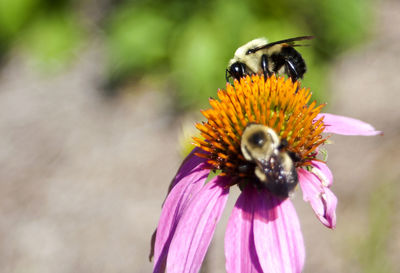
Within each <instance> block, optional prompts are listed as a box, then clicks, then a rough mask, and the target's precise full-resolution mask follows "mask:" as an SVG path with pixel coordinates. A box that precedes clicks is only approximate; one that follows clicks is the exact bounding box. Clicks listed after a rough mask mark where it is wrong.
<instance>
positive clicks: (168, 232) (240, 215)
mask: <svg viewBox="0 0 400 273" xmlns="http://www.w3.org/2000/svg"><path fill="white" fill-rule="evenodd" d="M218 98H219V99H210V105H211V107H212V108H210V109H208V110H205V111H202V114H203V115H204V116H205V117H206V118H207V120H208V121H207V122H203V123H201V124H197V126H196V127H197V128H198V129H199V130H200V132H201V135H202V137H203V138H204V139H200V138H194V140H195V142H196V143H195V145H196V146H197V147H196V148H195V149H194V150H193V151H192V152H191V153H190V154H189V155H188V156H187V158H186V159H185V160H184V162H183V164H182V166H181V167H180V169H179V171H178V173H177V175H176V177H175V179H174V180H173V182H172V184H171V188H170V192H169V194H168V196H167V198H166V200H165V202H164V205H163V208H162V213H161V218H160V221H159V223H158V228H157V233H156V237H155V244H154V260H155V264H154V272H164V271H165V270H166V271H167V272H198V271H199V270H200V267H201V264H202V262H203V259H204V257H205V255H206V252H207V249H208V247H209V244H210V242H211V239H212V236H213V234H214V231H215V227H216V225H217V223H218V221H219V219H220V217H221V214H222V211H223V209H224V207H225V204H226V201H227V199H228V194H229V189H230V187H231V186H234V185H238V186H239V188H240V189H241V194H240V196H239V198H238V200H237V201H236V204H235V206H234V208H233V211H232V213H231V215H230V218H229V221H228V226H227V229H226V233H225V257H226V270H227V272H229V273H233V272H241V273H243V272H276V273H282V272H301V271H302V268H303V265H304V259H305V250H304V243H303V236H302V233H301V229H300V224H299V220H298V217H297V214H296V211H295V209H294V207H293V205H292V202H291V201H290V198H287V197H282V196H278V195H276V194H274V192H273V191H271V190H269V189H268V187H263V186H262V185H263V184H264V183H263V182H262V181H260V179H259V176H257V175H255V169H256V168H258V167H257V166H256V164H254V163H252V162H249V161H248V160H246V159H245V157H244V156H243V154H242V152H241V137H242V133H243V131H244V130H245V128H246V127H247V126H248V125H249V124H261V125H263V126H266V127H268V128H270V129H272V130H273V131H274V132H275V133H276V135H277V136H278V137H279V139H280V140H281V141H282V142H283V140H284V142H285V147H284V149H285V151H286V152H287V153H290V154H291V155H293V158H296V160H293V162H294V163H293V164H294V167H295V172H297V173H296V177H297V178H298V182H299V184H300V188H301V190H302V192H303V198H304V201H306V202H309V203H310V204H311V207H312V209H313V210H314V212H315V214H316V216H317V217H318V219H319V220H320V221H321V222H322V223H323V224H324V225H325V226H327V227H329V228H334V227H335V224H336V215H335V210H336V204H337V199H336V196H335V195H334V194H333V192H332V191H331V190H330V189H329V188H330V186H331V184H332V180H333V176H332V173H331V171H330V170H329V168H328V166H327V165H326V163H325V162H324V161H323V160H321V159H319V158H317V156H318V153H319V150H320V149H319V146H320V145H322V144H324V143H325V142H326V140H327V138H328V137H329V136H326V135H324V136H323V135H322V133H333V134H342V135H365V136H369V135H377V134H379V133H380V132H378V131H376V130H375V129H374V128H373V127H372V126H371V125H369V124H367V123H364V122H362V121H359V120H356V119H351V118H347V117H342V116H337V115H332V114H325V113H320V110H321V109H322V107H323V106H324V105H319V106H318V105H317V104H316V102H315V101H314V102H312V103H309V101H310V98H311V92H310V91H309V90H308V89H304V88H303V89H300V88H298V83H297V82H295V83H293V82H292V81H291V80H290V79H289V80H285V79H284V78H276V77H275V76H272V77H270V78H268V79H267V80H266V81H264V78H263V77H259V76H252V77H251V78H250V77H246V78H243V79H241V81H240V82H238V81H235V83H234V86H232V85H230V84H227V88H226V90H219V91H218ZM243 166H245V168H243ZM210 171H218V175H217V176H215V177H213V178H212V179H211V180H210V181H208V182H206V179H207V178H208V176H209V173H210Z"/></svg>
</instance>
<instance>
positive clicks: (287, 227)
mask: <svg viewBox="0 0 400 273" xmlns="http://www.w3.org/2000/svg"><path fill="white" fill-rule="evenodd" d="M253 198H254V199H255V202H256V207H255V214H254V242H255V247H256V250H257V255H258V259H259V261H260V264H261V267H262V269H263V272H271V273H281V272H282V273H292V272H301V271H302V269H303V266H304V260H305V248H304V242H303V235H302V232H301V228H300V223H299V219H298V217H297V214H296V210H295V209H294V207H293V205H292V202H291V201H290V200H289V199H288V198H287V199H285V200H279V199H278V198H276V197H274V196H272V195H271V194H269V193H268V192H267V191H265V190H264V191H261V192H258V193H257V194H255V195H254V196H253Z"/></svg>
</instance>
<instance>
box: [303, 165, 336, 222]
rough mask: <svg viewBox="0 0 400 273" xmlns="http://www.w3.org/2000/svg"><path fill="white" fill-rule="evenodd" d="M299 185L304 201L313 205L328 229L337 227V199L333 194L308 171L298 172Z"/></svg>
mask: <svg viewBox="0 0 400 273" xmlns="http://www.w3.org/2000/svg"><path fill="white" fill-rule="evenodd" d="M297 173H298V175H299V183H300V187H301V190H302V191H303V199H304V201H306V202H309V203H310V204H311V207H312V208H313V210H314V212H315V214H316V215H317V217H318V219H319V220H320V221H321V222H322V223H323V224H324V225H325V226H327V227H329V228H334V227H335V226H336V205H337V198H336V196H335V195H334V194H333V192H332V191H331V190H330V189H329V188H327V187H324V186H323V185H322V183H321V181H320V180H319V179H318V177H317V176H315V175H314V174H313V173H310V172H308V171H306V170H303V169H299V170H297Z"/></svg>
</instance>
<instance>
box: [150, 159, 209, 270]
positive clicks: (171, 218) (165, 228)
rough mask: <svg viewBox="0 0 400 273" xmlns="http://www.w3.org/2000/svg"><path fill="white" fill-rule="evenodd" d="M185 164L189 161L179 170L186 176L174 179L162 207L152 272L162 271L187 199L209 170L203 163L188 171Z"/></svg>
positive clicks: (186, 204) (202, 181)
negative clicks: (173, 184) (174, 182)
mask: <svg viewBox="0 0 400 273" xmlns="http://www.w3.org/2000/svg"><path fill="white" fill-rule="evenodd" d="M185 164H191V162H189V161H187V162H186V163H184V164H183V166H182V167H181V171H182V172H185V173H186V176H181V178H180V179H176V181H177V183H176V185H175V187H173V188H172V190H171V192H170V193H169V194H168V196H167V199H166V200H165V203H164V205H163V208H162V212H161V217H160V221H159V223H158V227H157V234H156V239H155V246H154V258H155V262H154V272H163V268H164V266H165V261H166V257H167V254H168V249H169V245H170V242H171V240H172V237H173V236H174V234H175V229H176V226H177V223H178V222H179V221H180V218H181V216H182V213H183V211H184V210H185V208H186V207H187V206H188V204H189V201H190V200H191V199H192V198H193V196H195V195H196V194H197V193H198V192H199V191H200V189H201V188H202V187H203V185H204V182H205V181H206V179H207V177H208V174H209V172H210V170H207V169H204V166H205V165H204V163H203V164H200V165H198V166H197V167H194V168H192V169H190V171H188V170H189V168H186V167H185Z"/></svg>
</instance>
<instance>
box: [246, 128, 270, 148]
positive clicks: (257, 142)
mask: <svg viewBox="0 0 400 273" xmlns="http://www.w3.org/2000/svg"><path fill="white" fill-rule="evenodd" d="M265 141H266V136H265V134H264V132H261V131H259V132H255V133H253V134H252V135H251V136H250V137H249V143H250V144H252V145H253V146H255V147H262V146H263V145H264V143H265Z"/></svg>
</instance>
